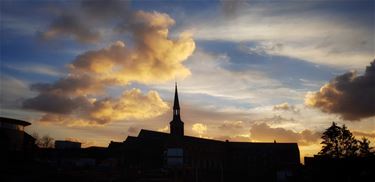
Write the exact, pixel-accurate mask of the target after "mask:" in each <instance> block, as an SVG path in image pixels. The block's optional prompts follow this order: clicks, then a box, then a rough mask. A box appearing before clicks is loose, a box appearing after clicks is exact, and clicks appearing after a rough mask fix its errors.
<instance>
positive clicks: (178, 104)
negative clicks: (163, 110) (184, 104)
mask: <svg viewBox="0 0 375 182" xmlns="http://www.w3.org/2000/svg"><path fill="white" fill-rule="evenodd" d="M173 110H180V103H179V102H178V93H177V83H175V89H174V104H173Z"/></svg>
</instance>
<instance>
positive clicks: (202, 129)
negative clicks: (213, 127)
mask: <svg viewBox="0 0 375 182" xmlns="http://www.w3.org/2000/svg"><path fill="white" fill-rule="evenodd" d="M191 129H192V130H193V132H195V133H197V134H199V136H201V135H202V134H204V133H206V132H207V126H206V125H205V124H203V123H195V124H193V126H192V128H191Z"/></svg>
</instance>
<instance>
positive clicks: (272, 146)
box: [109, 85, 300, 181]
mask: <svg viewBox="0 0 375 182" xmlns="http://www.w3.org/2000/svg"><path fill="white" fill-rule="evenodd" d="M172 113H173V114H172V118H173V119H172V121H171V122H170V123H169V124H170V133H162V132H157V131H150V130H144V129H142V130H141V131H140V133H139V134H138V136H136V137H134V136H128V137H127V138H126V140H125V141H123V142H122V143H118V142H111V144H110V145H109V150H110V151H111V152H112V153H113V154H114V155H116V156H117V158H118V159H119V161H120V164H121V167H123V168H125V171H126V174H127V175H128V178H129V180H130V181H132V180H137V179H139V178H141V179H142V180H145V181H147V179H144V178H161V177H160V176H163V175H162V174H163V173H165V174H164V177H165V178H166V179H171V178H172V179H174V180H173V181H248V180H249V179H253V180H255V181H290V180H292V179H293V178H294V177H295V171H296V169H297V168H298V166H299V165H300V156H299V149H298V145H297V143H254V142H229V141H219V140H211V139H204V138H198V137H192V136H185V135H184V122H183V121H182V120H181V115H180V105H179V99H178V91H177V85H176V86H175V96H174V105H173V112H172ZM150 180H154V179H150Z"/></svg>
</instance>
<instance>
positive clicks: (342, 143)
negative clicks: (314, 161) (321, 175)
mask: <svg viewBox="0 0 375 182" xmlns="http://www.w3.org/2000/svg"><path fill="white" fill-rule="evenodd" d="M322 139H323V141H322V143H321V144H323V148H322V150H321V151H320V152H319V154H320V155H324V156H328V157H332V158H346V157H357V156H359V157H367V156H370V155H373V152H371V149H372V148H371V147H370V141H369V140H368V139H367V138H363V139H362V140H361V141H358V140H356V139H355V137H354V136H353V134H352V133H351V132H350V131H349V129H348V128H347V127H346V126H345V125H343V126H342V127H340V126H337V124H336V123H335V122H333V123H332V125H331V126H330V127H329V128H327V129H326V131H325V132H324V133H323V136H322Z"/></svg>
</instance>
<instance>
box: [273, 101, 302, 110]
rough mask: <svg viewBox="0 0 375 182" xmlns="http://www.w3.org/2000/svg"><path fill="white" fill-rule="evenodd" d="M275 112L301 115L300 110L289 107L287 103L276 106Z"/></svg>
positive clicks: (274, 107)
mask: <svg viewBox="0 0 375 182" xmlns="http://www.w3.org/2000/svg"><path fill="white" fill-rule="evenodd" d="M273 110H274V111H291V112H293V113H299V110H298V109H297V108H296V107H295V106H293V105H289V104H288V103H287V102H284V103H281V104H278V105H274V106H273Z"/></svg>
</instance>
